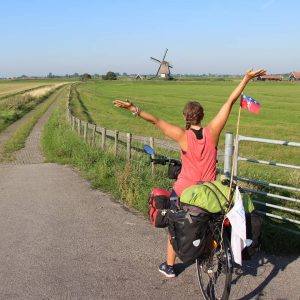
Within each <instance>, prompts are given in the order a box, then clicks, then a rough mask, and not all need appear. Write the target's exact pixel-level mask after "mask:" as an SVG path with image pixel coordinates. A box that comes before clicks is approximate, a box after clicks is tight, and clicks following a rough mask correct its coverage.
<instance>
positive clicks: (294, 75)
mask: <svg viewBox="0 0 300 300" xmlns="http://www.w3.org/2000/svg"><path fill="white" fill-rule="evenodd" d="M289 80H300V72H292V73H291V74H290V76H289Z"/></svg>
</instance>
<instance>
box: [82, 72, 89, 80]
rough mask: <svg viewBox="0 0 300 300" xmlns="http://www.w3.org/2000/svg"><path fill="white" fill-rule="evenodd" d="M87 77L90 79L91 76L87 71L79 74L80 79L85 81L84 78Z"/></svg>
mask: <svg viewBox="0 0 300 300" xmlns="http://www.w3.org/2000/svg"><path fill="white" fill-rule="evenodd" d="M89 79H92V76H91V75H90V74H88V73H84V74H82V75H81V80H82V81H85V80H89Z"/></svg>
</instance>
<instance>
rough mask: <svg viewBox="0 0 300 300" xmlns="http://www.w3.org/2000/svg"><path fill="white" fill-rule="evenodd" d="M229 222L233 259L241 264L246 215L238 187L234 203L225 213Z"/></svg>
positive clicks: (244, 243) (244, 245) (244, 241)
mask: <svg viewBox="0 0 300 300" xmlns="http://www.w3.org/2000/svg"><path fill="white" fill-rule="evenodd" d="M227 218H228V219H229V221H230V224H231V249H232V254H233V259H234V261H235V262H236V263H237V264H239V265H242V250H243V249H244V248H245V247H246V245H247V243H246V216H245V209H244V205H243V200H242V196H241V193H240V191H239V188H238V187H236V191H235V203H234V206H233V207H232V209H231V210H230V211H229V212H228V213H227Z"/></svg>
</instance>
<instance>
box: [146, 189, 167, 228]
mask: <svg viewBox="0 0 300 300" xmlns="http://www.w3.org/2000/svg"><path fill="white" fill-rule="evenodd" d="M170 195H171V193H170V192H169V191H167V190H164V189H161V188H154V189H153V190H152V192H151V195H150V197H149V200H148V203H149V206H150V211H149V217H150V222H151V224H153V225H154V226H155V227H158V228H164V227H167V226H168V213H169V209H170Z"/></svg>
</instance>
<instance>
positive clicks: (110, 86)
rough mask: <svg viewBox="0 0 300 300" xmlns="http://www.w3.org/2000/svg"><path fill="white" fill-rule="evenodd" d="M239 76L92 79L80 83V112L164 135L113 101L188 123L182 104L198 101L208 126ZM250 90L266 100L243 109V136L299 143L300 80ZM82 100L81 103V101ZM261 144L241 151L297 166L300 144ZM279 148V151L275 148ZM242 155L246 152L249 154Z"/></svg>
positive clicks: (232, 121)
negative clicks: (254, 109) (256, 107)
mask: <svg viewBox="0 0 300 300" xmlns="http://www.w3.org/2000/svg"><path fill="white" fill-rule="evenodd" d="M237 83H238V80H234V81H233V80H227V81H131V82H130V81H114V82H107V81H91V82H88V83H84V84H81V85H79V86H78V87H77V89H78V92H79V94H80V98H81V99H80V100H81V102H83V104H84V109H82V108H81V107H80V106H82V103H81V104H80V105H79V104H77V105H76V101H75V103H74V106H75V107H76V109H75V114H77V115H78V116H80V117H81V118H82V119H85V120H88V119H87V116H88V117H89V119H90V120H93V122H94V123H96V124H98V125H101V126H103V127H107V128H110V129H116V130H119V131H122V132H132V133H136V134H140V135H145V136H154V137H159V138H163V135H162V134H161V132H160V131H159V130H157V129H156V128H155V127H154V126H153V125H151V124H149V123H146V122H145V121H143V120H141V119H139V118H134V117H133V116H131V114H130V113H129V112H128V111H124V110H121V109H118V108H115V107H113V106H112V101H113V100H114V99H130V100H132V101H133V102H134V103H135V104H136V105H138V106H140V107H141V109H144V110H146V111H149V112H151V113H153V114H155V115H156V116H158V117H161V118H163V119H165V120H167V121H169V122H171V123H173V124H177V125H179V126H182V127H184V122H183V118H182V108H183V106H184V104H185V103H186V102H187V101H189V100H197V101H199V102H200V103H201V104H202V105H203V106H204V110H205V117H204V120H203V125H204V126H205V125H206V124H207V123H208V122H209V121H210V120H211V119H212V118H213V116H214V115H215V114H216V113H217V112H218V110H219V109H220V107H221V105H222V104H223V103H224V102H225V101H226V99H227V97H228V96H229V94H230V93H231V91H232V90H233V89H234V88H235V86H236V85H237ZM245 94H247V95H250V96H251V97H253V98H254V99H256V100H258V101H260V102H261V103H262V109H261V112H260V114H259V115H255V114H252V113H249V112H247V111H245V110H242V112H241V120H240V129H239V133H240V134H241V135H246V136H253V137H261V138H269V139H278V140H287V141H295V142H300V132H299V123H300V97H299V95H300V84H295V83H294V84H293V83H290V82H275V83H272V82H265V83H264V82H250V83H249V84H248V86H247V87H246V89H245ZM77 102H78V101H77ZM237 116H238V104H237V103H236V105H235V106H234V108H233V110H232V113H231V115H230V117H229V120H228V122H227V125H226V127H225V128H224V130H223V134H222V136H221V139H220V143H219V148H220V149H222V148H223V145H224V136H225V133H226V132H233V133H235V131H236V123H237ZM269 148H270V147H269V146H262V147H261V145H260V146H259V147H258V146H257V144H249V143H248V144H247V145H246V146H245V147H244V146H242V148H241V151H242V152H244V154H245V155H247V156H248V157H251V158H257V159H265V156H266V155H265V154H266V149H268V150H267V151H268V159H269V160H275V161H276V160H278V159H279V160H280V162H282V163H288V164H296V162H297V161H298V164H299V162H300V159H299V157H300V156H299V154H300V149H299V148H289V149H282V147H281V148H280V147H276V146H275V147H274V146H272V147H271V149H272V150H269ZM274 149H275V150H274ZM244 154H243V156H244Z"/></svg>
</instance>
